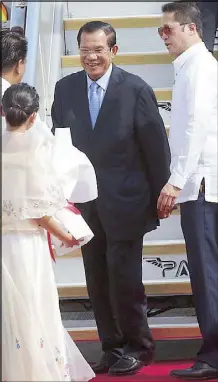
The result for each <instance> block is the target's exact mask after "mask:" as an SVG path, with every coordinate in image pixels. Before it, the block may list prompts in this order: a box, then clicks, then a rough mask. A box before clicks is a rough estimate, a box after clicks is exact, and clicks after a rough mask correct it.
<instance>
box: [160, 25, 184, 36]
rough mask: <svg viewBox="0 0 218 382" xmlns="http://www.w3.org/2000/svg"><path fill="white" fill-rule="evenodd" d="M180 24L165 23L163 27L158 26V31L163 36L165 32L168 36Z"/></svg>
mask: <svg viewBox="0 0 218 382" xmlns="http://www.w3.org/2000/svg"><path fill="white" fill-rule="evenodd" d="M187 24H189V23H183V24H179V25H187ZM177 26H178V25H174V26H170V25H164V26H163V27H160V28H158V33H159V35H160V37H163V34H165V35H166V36H167V37H168V36H170V35H171V34H172V31H173V29H175V28H176V27H177Z"/></svg>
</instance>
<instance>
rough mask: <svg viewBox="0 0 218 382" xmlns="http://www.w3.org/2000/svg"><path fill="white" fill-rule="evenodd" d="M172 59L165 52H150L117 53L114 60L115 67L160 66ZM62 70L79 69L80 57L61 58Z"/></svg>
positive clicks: (169, 62)
mask: <svg viewBox="0 0 218 382" xmlns="http://www.w3.org/2000/svg"><path fill="white" fill-rule="evenodd" d="M172 61H173V58H172V56H170V55H169V53H167V52H166V53H165V52H163V53H162V52H157V53H156V52H152V53H119V54H117V55H116V57H115V58H114V61H113V62H114V64H116V65H149V64H150V65H151V64H152V65H155V64H157V65H160V64H172ZM61 63H62V68H69V67H74V66H76V67H79V66H81V63H80V56H79V55H69V56H62V57H61Z"/></svg>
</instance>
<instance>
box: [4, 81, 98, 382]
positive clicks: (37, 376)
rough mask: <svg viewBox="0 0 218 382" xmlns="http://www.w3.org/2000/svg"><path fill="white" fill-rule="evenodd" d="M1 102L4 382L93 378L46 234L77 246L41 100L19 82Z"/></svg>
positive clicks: (7, 92) (32, 90) (68, 244)
mask: <svg viewBox="0 0 218 382" xmlns="http://www.w3.org/2000/svg"><path fill="white" fill-rule="evenodd" d="M2 105H3V111H4V115H5V118H6V124H7V129H6V132H5V133H4V134H3V136H2V229H3V235H2V369H3V375H2V381H28V382H30V381H36V382H40V381H76V382H80V381H88V380H90V379H92V378H93V377H94V373H93V371H92V369H91V367H90V366H89V365H88V364H87V362H86V361H85V360H84V358H83V356H82V355H81V353H80V352H79V350H78V349H77V347H76V345H75V344H74V342H73V341H72V339H71V338H70V336H69V335H68V333H67V332H66V331H65V330H64V328H63V326H62V322H61V315H60V311H59V299H58V293H57V288H56V284H55V278H54V273H53V268H52V261H51V257H50V253H49V249H48V243H47V241H46V236H45V234H44V229H45V230H47V231H49V232H50V233H51V234H52V235H54V236H56V237H57V238H58V239H59V240H61V241H62V242H63V245H65V246H66V247H73V245H74V244H78V242H76V240H75V239H74V238H73V237H72V235H71V234H69V233H68V232H65V231H64V230H63V229H62V228H61V226H59V225H58V224H57V223H56V221H55V220H54V219H53V218H52V215H54V213H55V212H56V211H57V210H59V209H61V208H63V207H65V206H66V203H67V202H66V199H65V197H64V195H63V192H62V189H61V186H60V182H58V177H57V176H56V172H55V169H54V168H53V167H52V165H51V162H50V157H49V148H50V145H51V142H50V141H49V135H47V136H46V135H44V134H43V132H42V131H40V130H37V129H36V127H35V124H34V121H35V118H36V113H37V111H38V108H39V97H38V95H37V93H36V91H35V89H34V88H32V87H30V86H29V85H27V84H19V85H13V86H11V87H10V88H8V89H7V90H6V92H5V94H4V97H3V100H2Z"/></svg>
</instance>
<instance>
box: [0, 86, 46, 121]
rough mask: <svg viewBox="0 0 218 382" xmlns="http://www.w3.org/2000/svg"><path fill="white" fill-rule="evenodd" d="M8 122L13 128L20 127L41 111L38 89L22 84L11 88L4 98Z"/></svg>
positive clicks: (3, 103)
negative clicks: (32, 115)
mask: <svg viewBox="0 0 218 382" xmlns="http://www.w3.org/2000/svg"><path fill="white" fill-rule="evenodd" d="M2 107H3V111H4V113H5V118H6V121H7V122H8V123H9V125H10V126H12V127H19V126H21V125H22V124H23V123H25V122H26V121H27V119H28V118H29V116H30V115H31V114H33V113H34V112H35V113H37V111H38V110H39V95H38V93H37V91H36V89H35V88H34V87H32V86H30V85H28V84H25V83H20V84H17V85H12V86H10V87H9V88H8V89H7V90H6V91H5V93H4V95H3V98H2Z"/></svg>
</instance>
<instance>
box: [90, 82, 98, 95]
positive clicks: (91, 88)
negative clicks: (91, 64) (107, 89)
mask: <svg viewBox="0 0 218 382" xmlns="http://www.w3.org/2000/svg"><path fill="white" fill-rule="evenodd" d="M98 88H99V85H98V84H97V82H92V83H91V86H90V90H91V92H92V93H94V92H97V90H98Z"/></svg>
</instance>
